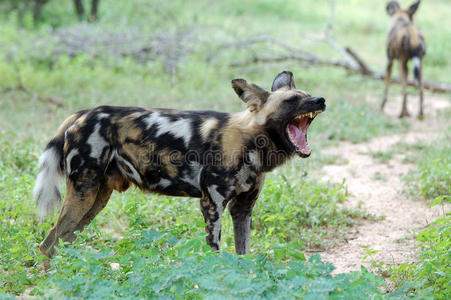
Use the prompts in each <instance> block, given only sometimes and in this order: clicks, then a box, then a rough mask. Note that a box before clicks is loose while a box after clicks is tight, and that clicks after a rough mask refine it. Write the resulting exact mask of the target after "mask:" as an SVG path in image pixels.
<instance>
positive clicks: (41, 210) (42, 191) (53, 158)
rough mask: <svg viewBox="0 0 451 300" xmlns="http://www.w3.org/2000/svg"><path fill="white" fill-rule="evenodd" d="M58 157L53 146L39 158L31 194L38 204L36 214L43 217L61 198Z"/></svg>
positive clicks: (56, 205)
mask: <svg viewBox="0 0 451 300" xmlns="http://www.w3.org/2000/svg"><path fill="white" fill-rule="evenodd" d="M59 165H60V157H59V155H58V152H57V151H56V149H55V148H48V149H47V150H45V151H44V153H43V154H42V156H41V157H40V158H39V168H40V172H39V174H38V177H37V178H36V184H35V186H34V190H33V196H34V198H35V199H36V202H37V205H38V215H39V217H40V218H41V220H43V219H45V218H46V217H47V216H48V215H49V214H50V213H51V212H52V211H53V210H54V209H55V208H56V207H58V204H59V201H60V199H61V193H60V190H59V183H60V180H61V178H62V177H63V174H62V173H61V170H60V167H59Z"/></svg>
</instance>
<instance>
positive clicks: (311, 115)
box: [295, 110, 321, 119]
mask: <svg viewBox="0 0 451 300" xmlns="http://www.w3.org/2000/svg"><path fill="white" fill-rule="evenodd" d="M320 112H321V111H319V110H318V111H312V112H308V113H304V114H301V115H297V116H296V117H295V119H300V118H304V117H309V118H314V117H316V115H317V114H319V113H320Z"/></svg>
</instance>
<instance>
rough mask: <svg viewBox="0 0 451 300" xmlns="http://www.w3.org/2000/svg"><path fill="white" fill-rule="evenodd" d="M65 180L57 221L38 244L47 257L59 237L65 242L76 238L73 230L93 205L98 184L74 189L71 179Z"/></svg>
mask: <svg viewBox="0 0 451 300" xmlns="http://www.w3.org/2000/svg"><path fill="white" fill-rule="evenodd" d="M66 182H67V192H66V197H65V199H64V201H63V206H62V207H61V212H60V215H59V217H58V221H57V222H56V224H55V226H53V228H52V230H51V231H50V233H49V234H48V235H47V237H46V238H45V239H44V241H43V242H42V243H41V245H40V250H41V252H42V253H43V254H44V255H47V256H48V257H52V256H53V255H54V254H55V249H54V246H55V243H56V242H57V241H58V239H59V238H61V239H63V241H65V242H66V241H67V242H71V241H73V240H74V239H75V238H76V236H75V234H74V231H75V230H76V228H77V226H78V224H79V223H80V221H81V220H82V219H83V217H84V216H85V215H86V214H87V213H88V212H89V210H90V209H91V208H92V206H93V205H94V202H95V200H96V197H97V193H98V191H99V186H100V184H98V185H96V186H90V187H89V188H87V189H83V190H82V191H76V190H75V188H74V186H73V183H72V181H71V180H69V179H68V180H66Z"/></svg>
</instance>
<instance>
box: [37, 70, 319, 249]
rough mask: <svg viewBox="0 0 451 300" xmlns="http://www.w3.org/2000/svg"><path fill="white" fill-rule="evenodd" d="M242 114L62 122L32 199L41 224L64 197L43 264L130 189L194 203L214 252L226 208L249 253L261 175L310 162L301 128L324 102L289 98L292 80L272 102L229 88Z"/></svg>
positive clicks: (159, 113) (296, 94)
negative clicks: (293, 161)
mask: <svg viewBox="0 0 451 300" xmlns="http://www.w3.org/2000/svg"><path fill="white" fill-rule="evenodd" d="M232 87H233V89H234V90H235V92H236V93H237V94H238V96H239V97H240V98H241V99H242V100H243V101H244V102H245V103H246V104H247V109H246V110H244V111H242V112H239V113H232V114H228V113H222V112H215V111H176V110H171V109H143V108H138V107H115V106H100V107H97V108H94V109H91V110H83V111H79V112H77V113H75V114H73V115H72V116H70V117H69V118H68V119H66V120H65V121H64V122H63V124H62V125H61V126H60V128H59V129H58V130H57V133H56V136H55V137H54V138H53V139H52V140H51V141H50V143H49V144H48V145H47V148H46V150H45V151H44V153H43V154H42V156H41V158H40V168H41V171H40V173H39V175H38V177H37V180H36V186H35V190H34V195H35V197H36V199H37V202H38V208H39V210H40V212H41V213H42V214H43V215H44V216H45V215H46V214H47V213H48V212H49V211H50V210H51V209H52V208H53V207H55V206H57V204H58V201H59V199H60V193H59V190H58V184H57V183H58V179H59V178H60V177H65V178H66V184H67V192H66V198H65V199H64V202H63V205H62V208H61V212H60V215H59V218H58V220H57V222H56V224H55V226H54V227H53V228H52V229H51V231H50V233H49V234H48V236H47V237H46V238H45V240H44V241H43V242H42V243H41V246H40V249H41V252H42V253H43V254H45V255H47V256H49V257H51V256H52V255H53V254H54V253H55V250H54V245H55V243H56V242H57V241H58V239H59V238H61V239H62V240H63V241H69V242H71V241H73V240H74V239H75V237H76V236H75V234H74V231H76V230H82V229H83V227H84V226H85V225H87V224H89V223H90V222H91V221H92V220H93V219H94V217H95V216H96V215H97V214H98V213H99V212H100V211H101V210H102V209H103V208H104V207H105V205H106V204H107V202H108V199H109V198H110V195H111V193H112V191H113V190H117V191H119V192H123V191H125V190H126V189H127V188H128V187H129V186H130V183H134V184H135V185H137V186H138V187H139V188H141V189H142V190H145V191H150V192H156V193H160V194H165V195H171V196H189V197H197V198H200V207H201V210H202V213H203V216H204V219H205V222H206V224H207V227H206V231H207V233H208V235H207V237H206V239H207V243H208V244H209V245H210V246H211V247H212V248H213V250H218V249H219V247H220V238H221V215H222V213H223V210H224V208H225V207H226V205H227V204H228V205H229V210H230V214H231V216H232V220H233V227H234V237H235V250H236V252H237V253H238V254H244V253H248V252H249V237H250V230H251V229H250V224H251V214H252V208H253V206H254V204H255V201H256V200H257V197H258V195H259V192H260V190H261V189H262V186H263V181H264V178H265V173H266V172H269V171H271V170H272V169H274V168H275V167H277V166H279V165H281V164H283V163H284V162H285V161H286V160H287V159H289V158H291V157H293V156H294V155H295V154H297V155H298V156H300V157H308V156H309V155H310V153H311V150H310V148H309V147H308V144H307V128H308V127H309V125H310V123H311V122H312V120H313V119H314V118H315V116H316V115H317V114H318V113H320V112H322V111H324V110H325V107H326V106H325V103H324V102H325V100H324V98H315V97H312V96H310V95H309V94H308V93H306V92H303V91H301V90H297V89H296V88H295V84H294V81H293V77H292V73H291V72H287V71H284V72H282V73H280V74H278V75H277V77H276V78H275V80H274V82H273V85H272V89H271V92H269V91H266V90H264V89H263V88H261V87H259V86H257V85H255V84H250V83H247V82H246V81H245V80H243V79H234V80H232Z"/></svg>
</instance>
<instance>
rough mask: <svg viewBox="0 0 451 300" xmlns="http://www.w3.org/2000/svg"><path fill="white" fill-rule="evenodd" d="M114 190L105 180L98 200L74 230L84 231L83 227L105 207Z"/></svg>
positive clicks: (101, 185)
mask: <svg viewBox="0 0 451 300" xmlns="http://www.w3.org/2000/svg"><path fill="white" fill-rule="evenodd" d="M112 192H113V189H112V188H111V187H110V186H109V185H108V183H107V181H106V180H104V181H103V182H102V183H101V184H100V188H99V192H98V193H97V196H96V200H95V202H94V205H93V206H92V207H91V209H90V210H89V211H88V212H87V213H86V214H85V215H84V216H83V218H82V219H81V221H80V222H79V223H78V225H77V227H75V230H74V231H77V230H78V231H82V230H83V228H84V227H85V226H87V225H89V223H91V221H92V220H93V219H94V218H95V217H96V216H97V214H98V213H99V212H100V211H101V210H102V209H104V208H105V206H106V205H107V203H108V200H109V199H110V197H111V193H112ZM72 238H73V239H75V236H72ZM68 241H69V242H72V241H73V240H68Z"/></svg>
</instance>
